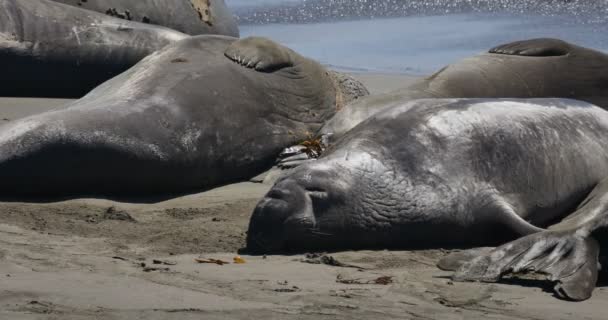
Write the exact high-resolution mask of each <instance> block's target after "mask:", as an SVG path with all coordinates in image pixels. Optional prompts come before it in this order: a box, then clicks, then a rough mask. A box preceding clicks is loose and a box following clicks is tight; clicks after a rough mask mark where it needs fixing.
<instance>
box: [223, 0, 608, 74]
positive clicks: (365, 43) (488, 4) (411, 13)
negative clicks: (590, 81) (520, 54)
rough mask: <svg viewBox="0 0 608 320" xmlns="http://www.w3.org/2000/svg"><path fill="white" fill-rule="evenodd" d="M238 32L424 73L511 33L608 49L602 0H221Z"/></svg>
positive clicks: (368, 67) (371, 66)
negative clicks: (231, 11) (236, 19)
mask: <svg viewBox="0 0 608 320" xmlns="http://www.w3.org/2000/svg"><path fill="white" fill-rule="evenodd" d="M226 2H227V4H228V6H230V7H231V9H232V10H233V11H234V12H235V14H236V15H237V18H238V19H239V23H240V28H241V35H242V36H249V35H257V36H265V37H269V38H271V39H273V40H276V41H278V42H280V43H283V44H285V45H287V46H289V47H290V48H292V49H294V50H296V51H298V52H300V53H302V54H304V55H306V56H308V57H311V58H313V59H316V60H318V61H320V62H321V63H323V64H325V65H328V66H331V67H333V68H336V69H340V70H346V71H355V72H357V71H358V72H382V73H408V74H429V73H432V72H433V71H435V70H437V69H439V68H441V67H442V66H444V65H446V64H449V63H452V62H454V61H457V60H459V59H461V58H464V57H467V56H470V55H473V54H477V53H479V52H483V51H486V50H488V49H490V48H492V47H494V46H496V45H499V44H502V43H507V42H510V41H515V40H523V39H530V38H538V37H554V38H560V39H564V40H567V41H571V42H574V43H576V44H580V45H583V46H587V47H591V48H595V49H598V50H602V51H608V0H595V1H594V0H584V1H580V0H534V1H529V0H427V1H422V0H226Z"/></svg>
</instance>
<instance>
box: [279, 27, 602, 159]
mask: <svg viewBox="0 0 608 320" xmlns="http://www.w3.org/2000/svg"><path fill="white" fill-rule="evenodd" d="M552 97H559V98H571V99H577V100H583V101H587V102H590V103H593V104H595V105H598V106H600V107H602V108H608V55H606V54H605V53H602V52H599V51H595V50H591V49H587V48H583V47H580V46H576V45H574V44H570V43H567V42H565V41H562V40H558V39H546V38H541V39H531V40H525V41H517V42H513V43H508V44H503V45H500V46H497V47H495V48H493V49H491V50H489V52H488V53H483V54H480V55H477V56H473V57H470V58H467V59H464V60H461V61H459V62H457V63H454V64H451V65H449V66H447V67H445V68H443V69H441V70H440V71H438V72H437V73H435V74H433V75H432V76H430V77H428V78H425V79H422V80H420V81H418V82H417V83H414V84H413V85H411V86H409V87H407V88H404V89H400V90H395V91H393V92H389V93H386V94H380V95H372V96H370V97H367V98H365V99H360V100H358V101H356V102H353V103H351V104H349V105H347V106H346V107H345V108H344V109H342V110H340V112H338V113H337V114H336V115H335V116H334V117H333V118H332V119H330V120H329V121H328V122H327V123H326V124H325V125H324V126H323V128H322V129H321V130H320V131H319V132H318V135H319V136H331V139H329V142H330V143H331V141H332V140H335V139H337V138H338V137H340V136H341V135H343V134H344V133H346V132H347V131H348V130H350V129H352V128H353V127H354V126H356V125H357V124H359V123H361V122H362V121H363V120H365V119H367V118H368V117H370V116H371V115H373V114H375V113H376V112H379V111H381V110H383V109H386V108H391V107H393V106H395V105H399V104H402V103H403V102H406V101H410V100H414V99H424V98H552ZM300 150H301V148H299V147H294V148H290V149H287V150H285V151H284V152H283V155H282V156H281V157H282V158H284V159H280V161H281V163H280V166H284V167H292V166H297V165H299V164H300V163H302V161H301V160H306V157H303V156H302V155H299V154H298V153H299V151H300ZM294 154H296V156H293V157H292V155H294Z"/></svg>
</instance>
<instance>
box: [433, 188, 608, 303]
mask: <svg viewBox="0 0 608 320" xmlns="http://www.w3.org/2000/svg"><path fill="white" fill-rule="evenodd" d="M606 231H608V179H604V180H603V181H602V182H600V183H599V184H598V185H597V186H596V187H595V189H593V191H592V192H591V193H590V194H589V196H587V198H586V199H585V200H584V201H583V202H582V203H581V204H580V205H579V207H578V208H577V209H576V211H575V212H574V213H573V214H571V215H570V216H568V217H567V218H565V219H564V220H562V221H560V222H559V223H557V224H555V225H553V226H551V227H550V228H549V230H547V231H543V232H539V233H535V234H532V235H529V236H526V237H523V238H520V239H517V240H515V241H513V242H509V243H507V244H504V245H502V246H500V247H498V248H495V249H494V248H479V249H472V250H467V251H464V252H458V253H454V254H450V255H449V256H447V257H445V258H444V259H442V260H441V261H440V262H439V264H438V266H439V267H440V268H441V269H444V270H455V271H456V273H455V274H454V276H453V278H454V280H457V281H484V282H497V281H499V280H500V279H501V278H502V277H503V276H505V275H508V274H518V273H519V274H522V273H539V274H544V275H547V276H548V279H549V280H551V281H552V282H554V283H555V287H554V290H555V293H556V295H557V296H558V297H559V298H562V299H567V300H574V301H581V300H586V299H588V298H590V297H591V295H592V293H593V290H594V289H595V285H596V283H597V278H598V269H599V267H600V263H599V261H598V255H599V251H600V249H604V248H607V247H608V233H606ZM605 263H606V261H602V264H604V265H605Z"/></svg>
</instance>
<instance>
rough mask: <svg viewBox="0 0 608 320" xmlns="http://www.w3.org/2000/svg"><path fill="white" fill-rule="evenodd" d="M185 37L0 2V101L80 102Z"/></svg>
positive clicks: (41, 1)
mask: <svg viewBox="0 0 608 320" xmlns="http://www.w3.org/2000/svg"><path fill="white" fill-rule="evenodd" d="M186 37H187V35H186V34H183V33H180V32H177V31H174V30H170V29H167V28H163V27H156V26H153V25H148V24H143V23H136V22H130V21H125V20H122V19H117V18H112V17H109V16H106V15H103V14H99V13H97V12H92V11H87V10H82V9H78V8H74V7H71V6H67V5H63V4H60V3H55V2H51V1H47V0H0V69H2V71H3V72H2V76H0V96H25V97H82V96H83V95H85V94H86V93H87V92H89V91H90V90H91V89H93V88H95V87H96V86H97V85H99V84H100V83H102V82H104V81H106V80H108V79H110V78H112V77H113V76H115V75H117V74H119V73H121V72H123V71H125V70H127V69H128V68H130V67H132V66H133V65H134V64H136V63H137V62H138V61H139V60H141V59H142V58H144V57H145V56H147V55H148V54H150V53H152V52H154V51H156V50H159V49H161V48H163V47H164V46H166V45H168V44H170V43H173V42H175V41H177V40H181V39H184V38H186Z"/></svg>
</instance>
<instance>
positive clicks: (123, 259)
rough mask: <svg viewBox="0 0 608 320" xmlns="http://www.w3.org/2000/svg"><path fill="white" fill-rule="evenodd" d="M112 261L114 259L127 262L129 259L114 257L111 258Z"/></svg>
mask: <svg viewBox="0 0 608 320" xmlns="http://www.w3.org/2000/svg"><path fill="white" fill-rule="evenodd" d="M112 259H114V260H122V261H129V259H127V258H123V257H119V256H114V257H112Z"/></svg>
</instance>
